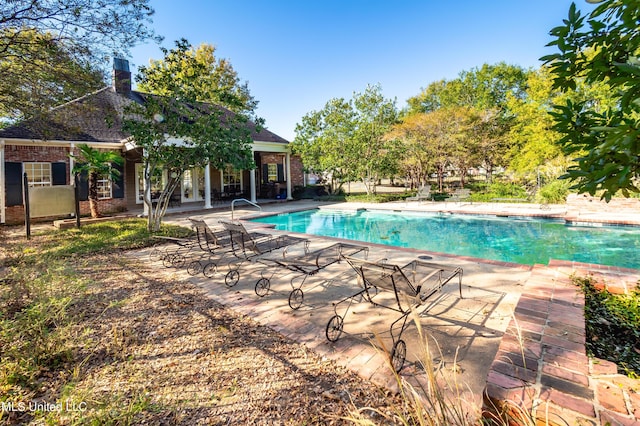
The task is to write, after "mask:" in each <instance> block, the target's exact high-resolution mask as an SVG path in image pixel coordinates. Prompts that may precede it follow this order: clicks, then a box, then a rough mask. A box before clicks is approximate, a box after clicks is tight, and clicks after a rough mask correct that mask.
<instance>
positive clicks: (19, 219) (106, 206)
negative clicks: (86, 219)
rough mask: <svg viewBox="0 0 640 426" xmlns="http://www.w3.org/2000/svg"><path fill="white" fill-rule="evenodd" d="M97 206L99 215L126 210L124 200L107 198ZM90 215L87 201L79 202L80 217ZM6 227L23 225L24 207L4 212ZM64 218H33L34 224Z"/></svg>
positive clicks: (11, 208) (14, 207)
mask: <svg viewBox="0 0 640 426" xmlns="http://www.w3.org/2000/svg"><path fill="white" fill-rule="evenodd" d="M98 206H99V208H100V213H101V214H109V213H120V212H123V211H126V210H127V202H126V200H125V199H124V198H109V199H107V200H99V201H98ZM90 214H91V211H90V210H89V201H80V215H81V216H88V215H90ZM5 215H6V224H7V225H20V224H22V223H24V207H23V206H11V207H7V208H6V210H5ZM65 218H66V216H50V217H39V218H33V219H32V221H34V222H48V221H51V220H55V219H65Z"/></svg>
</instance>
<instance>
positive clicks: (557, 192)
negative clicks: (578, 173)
mask: <svg viewBox="0 0 640 426" xmlns="http://www.w3.org/2000/svg"><path fill="white" fill-rule="evenodd" d="M569 186H570V184H569V181H567V180H554V181H553V182H550V183H548V184H546V185H545V186H543V187H542V188H540V190H539V191H538V193H537V194H536V201H537V202H539V203H549V204H563V203H564V202H565V201H566V200H567V195H569Z"/></svg>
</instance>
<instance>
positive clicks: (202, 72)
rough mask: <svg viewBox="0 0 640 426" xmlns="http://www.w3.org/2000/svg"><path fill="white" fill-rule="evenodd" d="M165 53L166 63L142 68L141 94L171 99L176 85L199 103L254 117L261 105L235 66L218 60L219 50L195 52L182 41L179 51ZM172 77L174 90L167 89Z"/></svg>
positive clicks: (205, 47)
mask: <svg viewBox="0 0 640 426" xmlns="http://www.w3.org/2000/svg"><path fill="white" fill-rule="evenodd" d="M162 51H163V53H164V58H163V59H159V60H151V61H150V64H149V66H146V67H141V72H143V73H144V75H145V79H144V81H140V82H139V83H138V89H139V90H141V91H143V92H149V93H155V94H158V95H170V94H171V93H172V92H173V91H174V87H173V86H174V85H175V86H182V87H180V90H181V91H193V96H194V97H195V98H196V99H197V100H198V101H201V102H210V103H214V104H217V105H223V106H224V107H226V108H228V109H230V110H231V111H234V112H241V113H245V114H251V115H252V114H253V112H254V111H255V109H256V107H257V105H258V102H257V101H256V100H255V99H254V98H253V96H251V93H250V92H249V87H248V84H247V83H246V82H245V83H241V82H240V78H239V77H238V73H237V72H236V71H235V70H234V69H233V66H232V65H231V62H229V61H228V60H227V59H222V58H217V57H216V56H215V52H216V48H215V46H213V45H211V44H207V43H203V44H201V45H200V46H198V47H197V48H194V47H193V46H191V45H190V44H189V42H188V41H187V40H185V39H182V40H178V41H177V42H176V48H175V49H173V50H167V49H164V48H163V49H162ZM168 77H170V78H171V79H172V80H171V83H172V87H167V84H166V81H167V78H168Z"/></svg>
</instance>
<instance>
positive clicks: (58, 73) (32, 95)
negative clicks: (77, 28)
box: [0, 28, 103, 138]
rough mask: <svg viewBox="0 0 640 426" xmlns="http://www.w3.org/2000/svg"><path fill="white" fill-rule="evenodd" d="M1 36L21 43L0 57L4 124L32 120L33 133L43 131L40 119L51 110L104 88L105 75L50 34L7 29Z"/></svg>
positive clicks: (0, 107)
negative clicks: (39, 126)
mask: <svg viewBox="0 0 640 426" xmlns="http://www.w3.org/2000/svg"><path fill="white" fill-rule="evenodd" d="M2 37H10V38H11V39H12V40H19V41H21V43H17V42H14V43H12V44H11V45H10V46H6V47H5V51H4V55H0V75H2V78H1V79H0V118H2V121H4V122H5V123H8V122H11V121H15V120H18V119H32V120H30V123H31V125H32V126H34V130H44V129H40V128H38V124H39V123H40V122H41V121H42V120H38V118H39V117H42V116H46V113H47V112H48V111H49V110H50V109H51V108H53V107H55V106H57V105H60V104H63V103H65V102H68V101H70V100H72V99H75V98H78V97H80V96H83V95H85V94H87V93H89V92H91V91H94V90H96V89H98V88H99V87H101V86H103V80H102V74H101V73H100V72H99V71H98V70H96V69H95V68H94V67H93V66H92V65H91V64H89V63H83V62H79V61H78V60H77V59H76V58H75V57H74V56H73V55H72V53H71V52H69V50H68V49H67V46H65V45H64V44H63V43H61V42H59V41H56V40H55V39H54V37H53V36H52V35H51V34H50V33H41V32H39V31H37V30H35V29H31V30H21V31H18V30H15V29H11V28H7V29H0V39H1V38H2ZM35 45H37V46H38V47H39V48H37V49H36V48H34V46H35ZM43 138H46V135H43Z"/></svg>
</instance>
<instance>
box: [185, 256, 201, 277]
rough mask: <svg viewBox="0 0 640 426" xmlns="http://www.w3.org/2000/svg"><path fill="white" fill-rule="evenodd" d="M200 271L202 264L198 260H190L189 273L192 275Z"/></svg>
mask: <svg viewBox="0 0 640 426" xmlns="http://www.w3.org/2000/svg"><path fill="white" fill-rule="evenodd" d="M200 271H202V265H201V264H200V262H198V261H197V260H194V261H193V262H189V264H188V265H187V273H188V274H189V275H191V276H192V277H194V276H196V275H198V274H199V273H200Z"/></svg>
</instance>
